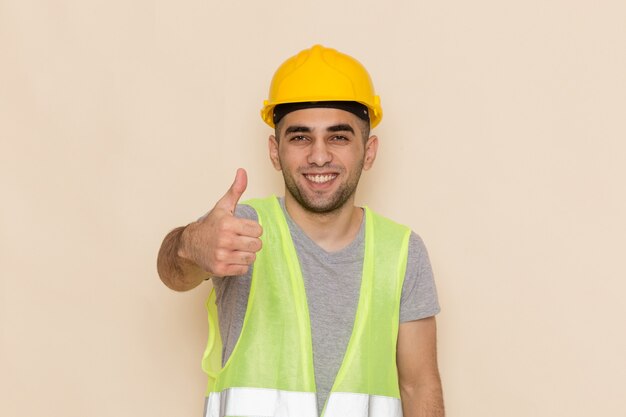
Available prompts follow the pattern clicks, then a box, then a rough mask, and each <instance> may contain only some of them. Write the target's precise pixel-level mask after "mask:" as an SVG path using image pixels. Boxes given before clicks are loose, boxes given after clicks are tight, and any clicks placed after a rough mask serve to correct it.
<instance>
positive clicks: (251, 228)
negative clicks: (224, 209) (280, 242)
mask: <svg viewBox="0 0 626 417" xmlns="http://www.w3.org/2000/svg"><path fill="white" fill-rule="evenodd" d="M232 220H233V221H232V222H229V223H228V226H227V228H228V230H229V231H230V232H232V233H234V234H236V235H239V236H247V237H254V238H258V237H261V235H262V234H263V227H261V225H260V224H259V223H258V222H256V221H254V220H250V219H239V218H235V219H232Z"/></svg>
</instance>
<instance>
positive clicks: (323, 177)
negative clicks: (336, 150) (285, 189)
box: [304, 174, 337, 184]
mask: <svg viewBox="0 0 626 417" xmlns="http://www.w3.org/2000/svg"><path fill="white" fill-rule="evenodd" d="M304 177H305V178H306V179H307V180H309V181H311V182H314V183H316V184H324V183H327V182H330V181H332V180H334V179H335V178H337V174H315V175H314V174H304Z"/></svg>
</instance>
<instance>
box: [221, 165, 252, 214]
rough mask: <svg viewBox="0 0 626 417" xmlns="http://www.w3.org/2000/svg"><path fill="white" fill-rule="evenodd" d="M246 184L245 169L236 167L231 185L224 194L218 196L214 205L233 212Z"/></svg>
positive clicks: (246, 175)
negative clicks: (218, 198)
mask: <svg viewBox="0 0 626 417" xmlns="http://www.w3.org/2000/svg"><path fill="white" fill-rule="evenodd" d="M247 186H248V174H246V170H245V169H243V168H239V169H237V174H236V175H235V181H234V182H233V185H231V186H230V188H229V189H228V191H226V194H224V196H223V197H222V198H220V200H219V201H218V202H217V204H216V205H215V207H219V208H223V209H225V210H228V211H230V212H231V213H234V212H235V207H236V206H237V202H239V199H240V198H241V196H242V194H243V193H244V191H246V187H247Z"/></svg>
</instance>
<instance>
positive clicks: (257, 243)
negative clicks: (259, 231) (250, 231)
mask: <svg viewBox="0 0 626 417" xmlns="http://www.w3.org/2000/svg"><path fill="white" fill-rule="evenodd" d="M261 247H263V243H262V242H261V239H259V238H254V237H248V236H238V237H236V238H234V239H233V240H232V242H231V244H230V249H231V250H234V251H244V252H251V253H256V252H258V251H260V250H261Z"/></svg>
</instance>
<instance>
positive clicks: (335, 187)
mask: <svg viewBox="0 0 626 417" xmlns="http://www.w3.org/2000/svg"><path fill="white" fill-rule="evenodd" d="M363 123H366V122H364V121H362V120H361V119H359V118H358V117H357V116H355V115H354V114H352V113H350V112H347V111H344V110H339V109H333V108H309V109H303V110H297V111H294V112H291V113H288V114H287V115H285V117H283V119H282V120H281V121H280V123H279V124H278V125H277V136H278V137H275V136H270V141H269V147H270V158H271V159H272V163H273V164H274V167H275V168H276V169H278V170H282V172H283V177H284V180H285V186H286V188H287V192H288V194H289V195H287V196H286V198H293V199H294V200H295V201H296V202H297V203H298V204H299V205H300V206H301V207H302V208H304V209H305V210H307V211H310V212H313V213H319V214H326V213H331V212H333V211H335V210H337V209H340V208H342V207H343V206H345V205H346V204H347V203H352V202H353V201H354V193H355V191H356V187H357V185H358V183H359V178H360V176H361V171H362V170H363V169H369V168H370V167H371V166H372V164H373V162H374V159H375V157H376V150H377V147H378V138H377V137H376V136H371V137H369V138H364V137H363V132H365V131H368V129H367V128H364V125H363Z"/></svg>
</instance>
